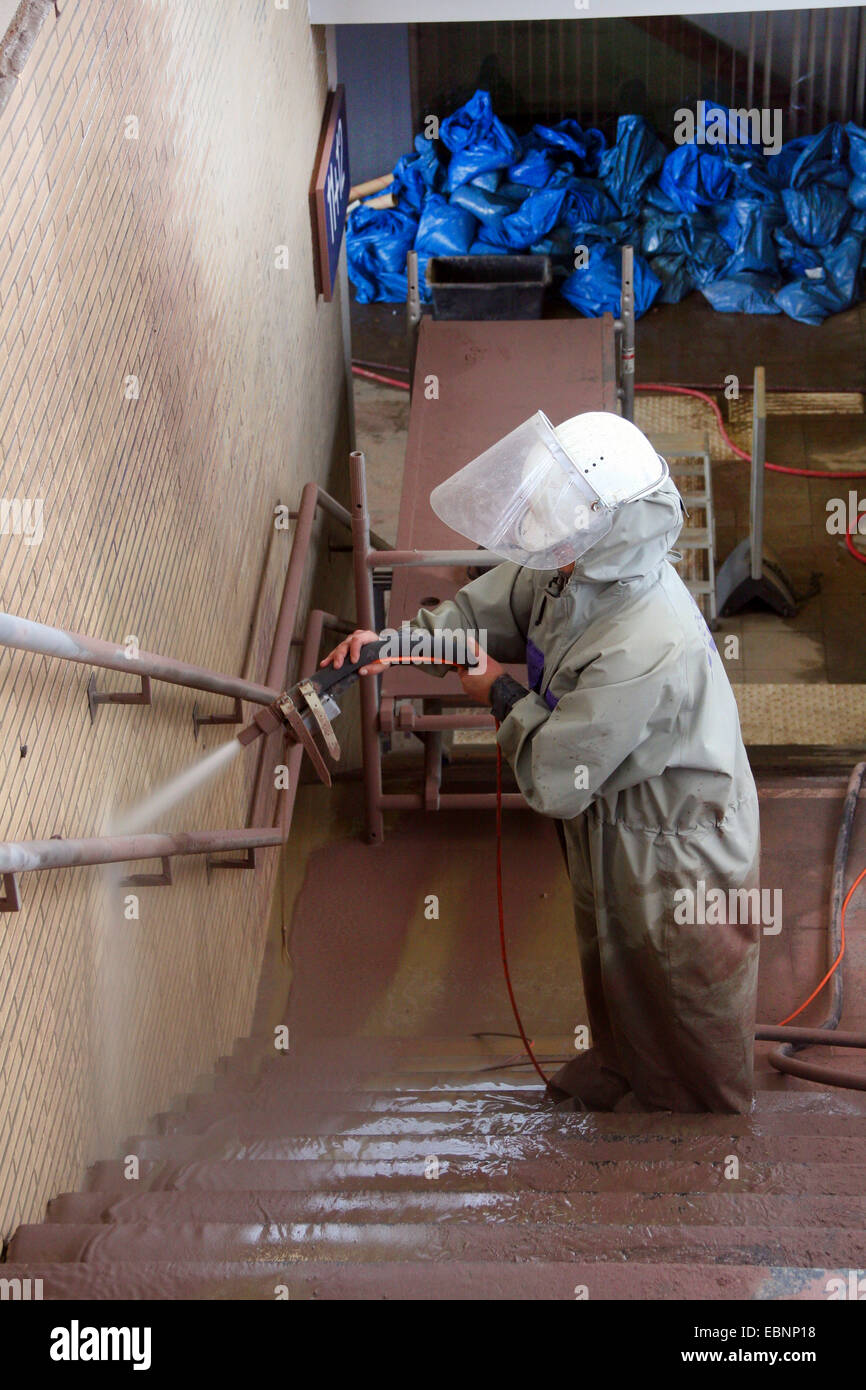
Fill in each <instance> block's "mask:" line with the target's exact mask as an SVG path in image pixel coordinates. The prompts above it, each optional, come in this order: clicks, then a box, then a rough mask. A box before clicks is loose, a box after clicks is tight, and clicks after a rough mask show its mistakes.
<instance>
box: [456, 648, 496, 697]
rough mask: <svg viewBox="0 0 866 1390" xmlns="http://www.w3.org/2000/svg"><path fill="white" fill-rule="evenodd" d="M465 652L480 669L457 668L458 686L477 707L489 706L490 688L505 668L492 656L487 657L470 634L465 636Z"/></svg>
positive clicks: (469, 667)
mask: <svg viewBox="0 0 866 1390" xmlns="http://www.w3.org/2000/svg"><path fill="white" fill-rule="evenodd" d="M466 651H467V653H468V655H469V656H475V657H477V658H478V659H479V661H480V669H478V667H475V666H461V667H459V673H460V684H461V685H462V686H463V689H464V690H465V691H466V694H467V695H468V696H469V698H470V700H477V702H478V704H479V705H489V704H490V687H491V686H492V684H493V682H494V681H495V680H496V679H497V678H498V677H499V676H501V675H502V674H503V673H504V671H505V667H504V666H500V664H499V662H498V661H494V660H493V657H492V656H488V655H487V653H486V652H485V651H484V650H483V649H482V648H481V647H479V645H478V643H477V642H476V641H475V639H474V637H473V636H472V635H471V633H467V634H466Z"/></svg>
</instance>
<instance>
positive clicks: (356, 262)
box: [346, 203, 418, 304]
mask: <svg viewBox="0 0 866 1390" xmlns="http://www.w3.org/2000/svg"><path fill="white" fill-rule="evenodd" d="M417 231H418V219H417V217H415V216H414V215H413V214H412V213H410V212H406V211H405V210H404V209H403V208H370V207H365V206H364V204H363V203H362V204H361V206H360V207H358V208H355V211H354V212H353V213H352V214H351V216H350V218H349V223H348V228H347V231H346V263H347V267H348V271H349V279H350V280H351V281H352V284H353V285H354V286H355V291H356V294H355V297H356V299H357V301H358V303H359V304H373V303H381V302H385V303H399V302H400V301H401V300H405V298H406V293H407V285H406V257H407V255H408V254H409V252H410V251H411V250H412V247H413V245H414V243H415V236H416V234H417Z"/></svg>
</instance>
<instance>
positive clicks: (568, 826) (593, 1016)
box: [549, 816, 630, 1110]
mask: <svg viewBox="0 0 866 1390" xmlns="http://www.w3.org/2000/svg"><path fill="white" fill-rule="evenodd" d="M555 826H556V833H557V838H558V840H559V843H560V846H561V847H562V851H563V854H564V856H565V862H566V867H567V869H568V875H569V878H570V880H571V887H572V897H573V901H574V922H575V929H576V932H577V946H578V953H579V955H580V966H581V974H582V976H583V993H584V998H585V1000H586V1011H587V1020H588V1022H589V1028H590V1032H591V1034H592V1047H591V1048H590V1049H589V1050H588V1051H586V1052H580V1053H578V1054H577V1055H576V1056H575V1057H573V1058H572V1059H571V1061H569V1062H566V1064H565V1066H563V1067H561V1068H560V1069H559V1071H558V1072H557V1073H556V1074H555V1076H553V1077H552V1079H551V1080H552V1086H551V1088H550V1091H549V1094H550V1095H551V1096H552V1098H553V1099H556V1100H559V1099H562V1098H563V1096H564V1095H569V1096H573V1097H575V1098H579V1099H580V1100H581V1101H582V1103H583V1104H584V1105H585V1106H586V1107H587V1108H588V1109H590V1110H610V1109H612V1108H613V1106H614V1105H615V1104H616V1102H617V1101H618V1100H619V1099H620V1098H621V1097H622V1096H624V1095H625V1093H626V1091H628V1090H629V1089H630V1086H629V1082H628V1081H627V1080H626V1078H625V1077H624V1075H623V1071H622V1067H621V1065H620V1062H619V1058H618V1054H617V1049H616V1044H615V1042H614V1039H613V1033H612V1030H611V1026H610V1020H609V1018H608V1012H607V1004H606V1002H605V997H604V988H603V983H602V975H601V959H600V954H599V945H598V931H597V928H596V916H595V899H594V894H593V886H592V868H591V863H590V853H589V843H588V837H587V824H586V817H585V816H578V817H577V818H576V819H575V820H573V821H567V822H563V821H556V822H555Z"/></svg>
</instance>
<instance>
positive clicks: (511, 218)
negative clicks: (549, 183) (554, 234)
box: [478, 188, 566, 251]
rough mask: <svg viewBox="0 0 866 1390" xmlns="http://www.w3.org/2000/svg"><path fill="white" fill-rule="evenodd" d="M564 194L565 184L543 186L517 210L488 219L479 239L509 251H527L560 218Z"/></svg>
mask: <svg viewBox="0 0 866 1390" xmlns="http://www.w3.org/2000/svg"><path fill="white" fill-rule="evenodd" d="M565 197H566V191H565V189H564V188H542V189H540V190H539V191H538V192H537V193H532V194H530V196H529V197H528V198H527V199H526V200H525V202H524V203H522V204H521V206H520V207H519V208H518V209H517V210H516V212H511V213H509V214H508V216H507V217H501V218H499V219H498V220H497V221H496V222H489V223H485V224H484V226H483V228H482V230H481V232H480V234H479V238H478V239H479V241H482V242H490V243H491V244H492V245H493V246H504V247H507V248H508V250H510V251H526V250H528V249H529V247H530V246H531V245H532V243H533V242H535V241H540V240H541V239H542V237H544V236H546V235H547V233H548V232H550V231H551V230H552V229H553V228H554V227H555V226H556V224H557V223H558V222H559V221H560V220H561V216H562V209H563V204H564V202H565Z"/></svg>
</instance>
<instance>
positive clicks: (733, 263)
mask: <svg viewBox="0 0 866 1390" xmlns="http://www.w3.org/2000/svg"><path fill="white" fill-rule="evenodd" d="M784 221H785V214H784V212H783V211H782V209H781V207H777V206H775V205H774V204H768V203H762V202H760V201H759V200H757V199H751V198H735V199H734V200H733V201H732V202H731V203H729V204H728V205H727V211H726V214H725V216H724V218H723V219H722V220H720V221H719V222H718V224H717V225H718V232H719V236H720V237H721V238H722V240H723V241H724V242H726V243H727V245H728V246H729V247H730V248H731V251H732V253H733V254H732V255H731V258H730V260H729V261H728V263H727V265H726V266H725V269H724V271H723V276H724V277H728V276H731V275H737V274H739V273H740V271H743V270H754V271H758V272H767V273H769V274H771V275H775V274H777V272H778V269H779V258H778V253H777V249H776V243H775V241H774V240H773V232H774V231H775V229H776V228H777V227H780V226H781V225H782V223H783V222H784Z"/></svg>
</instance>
